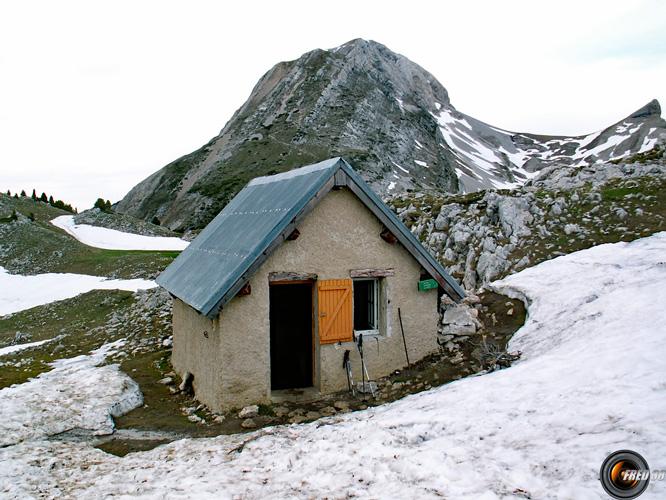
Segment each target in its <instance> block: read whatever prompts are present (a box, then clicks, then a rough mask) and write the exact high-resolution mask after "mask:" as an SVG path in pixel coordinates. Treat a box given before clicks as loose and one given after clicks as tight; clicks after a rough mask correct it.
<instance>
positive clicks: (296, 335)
mask: <svg viewBox="0 0 666 500" xmlns="http://www.w3.org/2000/svg"><path fill="white" fill-rule="evenodd" d="M270 322H271V389H272V390H279V389H295V388H299V387H311V386H312V283H298V284H291V283H290V284H279V285H278V284H274V285H273V284H272V285H271V286H270Z"/></svg>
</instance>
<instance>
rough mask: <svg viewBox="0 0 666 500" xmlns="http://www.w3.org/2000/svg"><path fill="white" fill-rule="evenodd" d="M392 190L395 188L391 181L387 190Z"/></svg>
mask: <svg viewBox="0 0 666 500" xmlns="http://www.w3.org/2000/svg"><path fill="white" fill-rule="evenodd" d="M394 188H395V182H393V181H391V182H389V185H388V190H389V191H393V189H394Z"/></svg>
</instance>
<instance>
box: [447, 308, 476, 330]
mask: <svg viewBox="0 0 666 500" xmlns="http://www.w3.org/2000/svg"><path fill="white" fill-rule="evenodd" d="M478 314H479V312H478V311H477V310H476V309H474V308H473V307H470V306H469V305H467V304H462V303H461V304H456V305H454V306H452V307H448V308H447V309H446V310H445V311H444V315H443V316H442V335H471V334H474V333H476V331H477V329H478V328H479V327H480V326H481V324H480V323H479V320H478V319H477V316H478Z"/></svg>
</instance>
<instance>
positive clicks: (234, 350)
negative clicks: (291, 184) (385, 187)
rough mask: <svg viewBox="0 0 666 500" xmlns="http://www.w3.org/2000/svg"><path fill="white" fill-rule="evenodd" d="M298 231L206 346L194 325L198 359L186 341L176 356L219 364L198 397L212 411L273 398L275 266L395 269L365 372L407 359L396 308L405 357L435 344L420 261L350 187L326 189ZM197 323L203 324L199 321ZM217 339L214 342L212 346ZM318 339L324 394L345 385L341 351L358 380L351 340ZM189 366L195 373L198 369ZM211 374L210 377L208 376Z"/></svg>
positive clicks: (325, 271)
mask: <svg viewBox="0 0 666 500" xmlns="http://www.w3.org/2000/svg"><path fill="white" fill-rule="evenodd" d="M298 229H299V231H300V233H301V234H300V237H299V238H298V239H297V240H295V241H286V242H284V243H283V244H282V245H281V246H279V247H278V248H277V249H276V250H275V252H274V253H273V254H272V255H271V256H270V257H269V258H268V259H267V260H266V262H264V264H263V265H262V266H261V267H260V268H259V270H258V271H257V272H256V273H255V274H254V276H253V277H252V278H251V279H250V284H251V287H252V293H251V295H248V296H244V297H236V298H235V299H233V300H232V301H231V302H230V303H229V304H227V305H226V306H225V308H224V310H223V311H222V313H221V314H220V316H219V327H218V330H217V332H216V336H215V339H210V340H212V341H211V342H210V346H211V348H210V349H208V348H207V347H205V345H206V344H205V343H204V342H202V341H201V339H199V338H198V337H199V336H201V335H200V334H199V335H196V332H197V330H196V329H195V330H194V333H195V337H196V338H195V339H193V340H192V342H194V343H195V344H196V346H197V348H198V349H200V352H201V358H200V361H199V360H197V358H196V351H195V348H194V346H189V348H190V351H188V352H189V353H191V354H189V355H188V356H187V357H186V356H184V355H182V354H180V353H179V355H178V359H179V360H180V359H183V360H185V359H187V360H188V363H190V364H191V365H192V366H194V365H196V367H197V368H196V370H197V371H202V369H203V368H205V367H209V368H210V370H211V371H215V372H216V373H217V374H219V373H220V370H223V376H222V379H221V380H220V382H219V385H218V386H217V391H218V394H217V395H216V396H215V397H210V396H209V388H208V383H206V384H205V387H206V389H205V390H206V395H205V399H204V398H203V397H199V396H198V395H197V397H199V399H200V400H201V401H204V402H206V403H207V404H209V405H210V403H208V401H215V404H213V405H210V406H211V407H212V408H213V409H217V410H220V409H223V408H225V409H228V408H230V407H240V406H243V405H245V404H249V403H254V402H265V401H268V400H269V399H270V345H269V339H270V325H269V319H268V318H269V285H268V274H269V272H272V271H278V272H279V271H294V272H301V273H315V274H317V275H318V277H319V279H340V278H348V277H349V271H350V270H352V269H362V268H394V269H395V276H392V277H388V278H385V282H384V284H383V285H384V286H385V287H386V289H387V290H388V295H389V297H388V299H389V300H390V303H389V304H388V305H387V312H388V318H387V319H388V325H386V330H388V332H389V334H390V335H389V336H380V337H379V346H378V343H377V341H375V340H374V339H371V338H367V339H366V342H365V343H366V346H365V354H366V356H365V357H366V363H367V366H368V371H369V374H370V376H371V377H373V378H376V377H380V376H383V375H387V374H389V373H390V372H391V371H393V370H395V369H397V368H401V367H403V366H404V365H405V364H406V362H405V353H404V348H403V345H402V337H401V334H400V325H399V323H398V307H400V309H401V311H402V319H403V324H404V327H405V333H406V336H407V345H408V349H409V356H410V360H411V361H416V360H418V359H420V358H422V357H424V356H425V355H427V354H429V353H431V352H433V351H435V350H436V349H437V343H436V332H437V320H438V313H437V292H436V290H431V291H427V292H419V291H417V283H418V280H419V278H420V273H421V268H420V265H419V264H418V262H416V261H415V260H414V259H413V258H412V256H411V255H410V254H409V253H408V252H407V251H406V250H405V249H404V248H403V247H402V246H401V245H400V244H395V245H389V244H388V243H386V242H385V241H383V240H382V239H381V238H380V237H379V233H380V232H381V230H382V225H381V223H380V222H379V221H378V220H377V219H376V218H375V216H374V215H372V213H371V212H370V211H369V210H368V209H367V208H366V207H365V205H363V204H362V203H361V202H360V201H359V200H358V199H357V198H356V197H355V196H354V195H353V194H352V193H350V192H349V191H347V190H346V189H341V190H339V191H332V192H330V193H329V194H328V195H327V196H326V197H325V198H324V199H323V200H322V201H321V202H320V203H319V204H318V205H317V206H316V207H315V208H314V209H313V211H312V212H311V213H310V214H309V216H308V217H306V218H305V220H304V221H303V223H302V224H301V225H300V226H299V228H298ZM315 307H316V304H315ZM180 315H181V309H180V308H179V309H178V310H175V311H174V318H176V317H178V316H180ZM204 319H205V318H204ZM206 321H207V320H206ZM191 324H194V322H193V321H192V320H190V322H189V323H187V324H186V323H185V322H184V321H183V319H181V318H179V320H178V322H176V321H174V331H176V330H177V329H183V330H182V332H187V330H186V329H187V328H190V325H191ZM195 326H196V325H195ZM196 327H197V328H199V329H201V327H200V325H199V326H196ZM182 332H181V333H182ZM218 332H219V334H218ZM181 333H177V332H175V333H174V344H175V345H174V359H176V351H178V350H179V349H180V348H181V347H183V348H184V347H185V345H184V344H185V342H182V338H184V337H185V336H184V335H182V334H181ZM316 335H317V332H316V325H315V336H316ZM177 337H181V341H180V342H178V344H177V345H176V338H177ZM201 337H202V336H201ZM217 341H219V342H220V344H219V347H218V346H216V345H214V343H215V342H217ZM318 344H319V342H318V339H317V338H316V337H315V359H316V366H317V371H316V373H315V385H317V386H318V387H319V389H320V390H321V391H322V392H331V391H336V390H340V389H344V388H345V387H346V385H347V381H346V376H345V372H344V370H343V369H342V356H343V353H344V351H345V349H349V350H350V351H351V353H352V355H351V359H352V365H353V367H354V377H355V379H356V380H360V379H361V372H360V361H359V357H358V353H357V351H356V348H355V345H354V343H352V342H349V343H345V344H342V345H323V346H319V345H318ZM378 347H379V352H378ZM184 364H185V362H184V361H183V365H184ZM187 369H189V370H190V371H192V372H193V373H195V375H196V372H195V370H193V369H190V368H187ZM195 380H196V379H195ZM207 380H208V379H207ZM210 380H211V382H214V378H213V377H212V378H211V379H210ZM201 387H203V385H201Z"/></svg>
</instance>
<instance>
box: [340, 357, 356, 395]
mask: <svg viewBox="0 0 666 500" xmlns="http://www.w3.org/2000/svg"><path fill="white" fill-rule="evenodd" d="M342 367H343V368H344V369H345V371H346V372H347V387H348V388H349V392H350V393H351V395H352V396H355V395H356V391H355V390H354V378H353V375H352V370H351V361H350V359H349V349H347V350H346V351H345V354H344V356H343V357H342Z"/></svg>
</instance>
